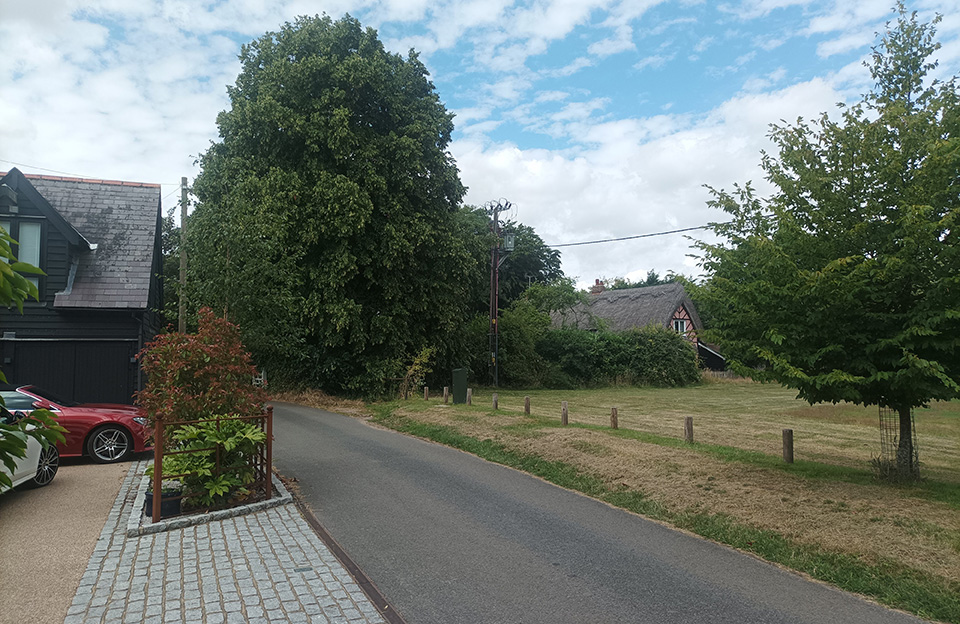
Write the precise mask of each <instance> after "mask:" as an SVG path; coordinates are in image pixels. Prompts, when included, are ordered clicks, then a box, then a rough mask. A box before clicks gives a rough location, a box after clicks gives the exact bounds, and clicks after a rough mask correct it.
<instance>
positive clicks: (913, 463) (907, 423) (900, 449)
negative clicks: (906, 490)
mask: <svg viewBox="0 0 960 624" xmlns="http://www.w3.org/2000/svg"><path fill="white" fill-rule="evenodd" d="M897 411H898V412H899V414H900V439H899V441H898V443H897V472H898V473H899V475H900V477H901V478H916V477H918V476H919V475H920V467H919V466H918V465H917V454H916V449H914V448H913V420H912V419H911V418H910V407H909V406H907V407H900V408H899V409H898V410H897Z"/></svg>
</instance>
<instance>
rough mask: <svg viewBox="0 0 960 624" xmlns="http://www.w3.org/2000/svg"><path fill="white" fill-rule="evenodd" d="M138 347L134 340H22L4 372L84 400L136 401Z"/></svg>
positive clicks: (13, 379) (15, 379) (19, 381)
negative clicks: (134, 398)
mask: <svg viewBox="0 0 960 624" xmlns="http://www.w3.org/2000/svg"><path fill="white" fill-rule="evenodd" d="M8 345H9V343H8ZM8 345H5V346H7V347H8V348H9V346H8ZM136 350H137V343H135V342H132V341H127V342H120V341H103V342H94V341H30V340H18V341H16V342H15V343H14V348H13V354H12V358H11V360H12V361H11V362H10V363H7V364H5V366H4V372H5V373H6V374H7V379H8V380H9V381H10V382H11V383H17V384H34V385H37V386H41V387H43V388H46V389H47V390H50V391H51V392H54V393H56V394H59V395H60V396H63V397H65V398H71V399H73V400H75V401H79V402H81V403H132V402H133V391H134V390H135V389H136V379H137V365H136V363H135V362H131V358H133V356H134V355H135V354H136ZM6 353H9V351H8V350H7V349H5V354H4V355H5V358H4V359H5V360H6V358H7V357H9V356H7V355H6Z"/></svg>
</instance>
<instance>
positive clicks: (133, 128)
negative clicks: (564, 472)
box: [0, 0, 960, 284]
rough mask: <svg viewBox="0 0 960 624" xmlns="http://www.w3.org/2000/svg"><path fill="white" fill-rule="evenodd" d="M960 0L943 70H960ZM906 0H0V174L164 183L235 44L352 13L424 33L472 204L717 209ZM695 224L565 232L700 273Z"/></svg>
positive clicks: (640, 260) (192, 152)
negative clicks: (714, 203) (682, 232)
mask: <svg viewBox="0 0 960 624" xmlns="http://www.w3.org/2000/svg"><path fill="white" fill-rule="evenodd" d="M958 4H960V0H956V1H949V0H916V1H913V2H908V3H907V7H908V9H910V10H916V11H918V12H919V13H920V15H921V18H923V19H930V18H931V17H932V16H933V15H934V13H935V12H938V13H941V14H943V15H944V19H943V22H942V23H941V24H940V26H939V38H940V40H941V42H942V43H943V48H942V50H941V51H940V52H939V54H938V58H939V61H940V67H939V69H938V75H939V76H940V77H941V78H946V77H950V76H953V75H955V74H957V73H960V37H958V33H960V10H958V9H960V6H958ZM891 5H892V0H862V1H858V2H849V1H843V0H825V1H815V0H729V1H727V2H719V3H717V2H697V1H678V2H658V1H656V0H623V1H617V0H534V1H519V0H518V1H514V0H443V1H442V2H433V1H430V0H387V1H376V0H334V1H329V2H328V1H315V0H309V1H307V0H274V1H269V0H220V1H209V0H208V1H202V0H190V1H188V0H138V1H137V2H129V1H127V0H89V1H83V0H33V1H31V2H21V1H20V0H0V58H3V59H4V63H2V64H0V118H2V119H3V123H2V124H0V170H3V169H7V168H9V167H10V166H13V164H14V163H18V166H19V167H20V168H21V169H22V170H23V171H25V172H27V173H53V174H57V173H59V174H72V175H80V176H84V177H94V178H108V179H126V180H135V181H145V182H158V183H161V184H163V196H164V206H165V208H167V207H170V206H173V205H174V204H175V203H176V200H177V195H178V193H177V192H176V191H177V184H178V181H179V179H180V177H181V176H184V175H185V176H188V177H189V178H191V179H192V178H193V176H195V175H196V173H197V169H196V167H195V165H194V161H195V159H196V156H197V155H198V154H199V153H201V152H202V151H203V150H205V149H206V148H207V146H208V145H209V143H210V141H211V140H215V139H216V137H217V131H216V124H215V119H216V114H217V112H219V111H220V110H222V109H224V108H225V107H226V106H227V104H228V102H227V98H226V86H227V85H228V84H232V83H233V81H234V79H235V78H236V75H237V72H238V70H239V63H238V61H237V58H236V57H237V54H238V52H239V48H240V45H241V44H242V43H245V42H248V41H250V40H252V39H254V38H256V37H257V36H259V35H261V34H263V33H264V32H266V31H268V30H275V29H276V28H278V27H279V26H280V25H281V24H282V23H283V22H284V21H287V20H293V19H294V18H295V17H296V16H297V15H302V14H316V13H327V14H329V15H331V16H333V17H334V18H337V17H340V16H342V15H343V14H344V13H346V12H349V13H350V14H351V15H353V16H355V17H357V18H359V19H360V20H361V22H362V23H363V24H364V25H366V26H372V27H374V28H377V29H378V31H379V33H380V37H381V39H382V40H383V41H384V43H385V45H386V46H387V47H388V49H391V50H393V51H396V52H399V53H401V54H404V55H405V54H406V53H407V51H408V50H409V49H410V48H411V47H413V48H415V49H416V50H417V51H418V52H419V53H420V57H421V60H422V61H423V62H424V63H425V64H426V65H427V67H428V69H429V70H430V72H431V77H432V80H433V82H434V84H435V86H436V89H437V92H438V93H439V96H440V98H441V100H442V101H443V102H444V103H445V105H446V106H447V108H448V109H450V110H452V111H453V112H455V113H456V115H457V117H456V120H455V123H456V128H457V129H456V132H455V134H454V141H453V143H452V145H451V152H452V153H453V155H454V157H455V158H456V160H457V163H458V166H459V167H460V171H461V177H462V179H463V181H464V183H465V184H466V185H467V186H468V187H469V193H468V195H467V198H466V201H467V202H468V203H472V204H482V203H484V202H486V201H489V200H493V199H497V198H501V197H503V198H506V199H509V200H510V201H511V202H513V203H514V205H515V206H516V212H515V215H514V216H515V218H516V219H518V220H520V221H522V222H524V223H527V224H529V225H531V226H533V227H534V228H536V230H537V231H538V232H539V233H540V234H541V236H542V237H543V238H544V239H545V241H546V242H548V243H555V244H561V243H570V242H576V241H583V240H594V239H604V238H613V237H620V236H630V235H635V234H645V233H651V232H659V231H664V230H670V229H677V228H684V227H692V226H698V225H702V224H704V223H707V222H709V221H711V220H717V219H721V218H722V215H721V214H718V213H714V212H711V211H710V210H709V209H708V208H707V207H706V204H705V202H706V200H707V198H708V193H707V191H706V190H705V188H704V185H705V184H709V185H711V186H715V187H726V188H729V187H730V186H731V185H732V184H733V183H735V182H745V181H747V180H753V181H754V182H755V184H756V185H757V186H758V187H759V188H760V189H761V190H764V189H765V186H764V183H763V181H762V175H761V173H760V171H759V169H758V168H757V164H758V163H759V159H760V150H762V149H764V148H765V147H768V144H767V141H766V138H765V135H766V132H767V129H768V126H769V124H770V123H774V122H778V121H779V120H781V119H786V120H791V121H792V120H795V119H796V118H797V117H798V116H801V115H802V116H804V117H807V118H810V117H813V116H816V115H817V114H819V113H820V112H822V111H833V110H835V104H836V103H837V102H841V101H844V102H850V101H853V100H855V99H857V98H858V96H859V95H860V94H862V93H864V92H865V91H867V90H868V89H869V88H870V86H871V85H870V81H869V75H868V73H867V71H866V69H865V68H864V67H863V66H862V61H863V60H864V59H865V58H866V57H867V56H868V55H869V53H870V46H871V45H873V44H875V43H876V38H875V33H876V32H878V31H880V30H882V28H883V24H884V22H885V21H887V20H889V19H890V18H891V17H892V16H893V13H892V10H891ZM689 244H690V242H689V240H687V239H685V238H684V237H683V236H679V235H672V236H665V237H659V238H652V239H640V240H635V241H627V242H619V243H610V244H604V245H592V246H583V247H572V248H563V263H564V264H563V266H564V270H565V271H566V273H567V274H568V275H570V276H572V277H576V278H577V279H578V280H579V281H580V283H581V284H587V283H592V282H593V280H594V279H595V278H599V277H615V276H630V277H633V278H638V277H642V276H643V275H644V274H645V273H646V271H647V270H650V269H653V270H656V271H658V272H660V273H665V272H667V271H670V270H673V271H678V272H683V273H687V274H693V275H695V274H697V272H698V269H697V266H696V260H695V259H693V258H690V257H688V254H689V253H690V249H689Z"/></svg>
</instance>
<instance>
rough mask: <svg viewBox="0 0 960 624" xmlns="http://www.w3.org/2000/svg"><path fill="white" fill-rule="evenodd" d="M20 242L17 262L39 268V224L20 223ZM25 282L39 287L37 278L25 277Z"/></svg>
mask: <svg viewBox="0 0 960 624" xmlns="http://www.w3.org/2000/svg"><path fill="white" fill-rule="evenodd" d="M17 240H18V241H19V242H20V248H19V249H18V252H19V253H18V254H17V260H19V261H20V262H26V263H27V264H32V265H33V266H35V267H39V266H40V224H39V223H36V222H29V221H21V222H20V238H18V239H17ZM27 280H28V281H31V282H33V285H34V286H36V287H38V288H39V287H40V278H39V277H37V276H27Z"/></svg>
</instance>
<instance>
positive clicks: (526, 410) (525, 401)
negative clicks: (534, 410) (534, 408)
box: [523, 396, 530, 416]
mask: <svg viewBox="0 0 960 624" xmlns="http://www.w3.org/2000/svg"><path fill="white" fill-rule="evenodd" d="M523 413H524V414H526V415H527V416H529V415H530V397H528V396H525V397H523Z"/></svg>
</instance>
